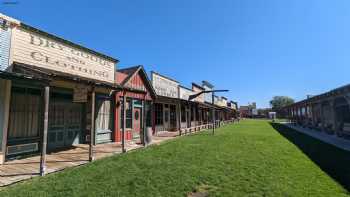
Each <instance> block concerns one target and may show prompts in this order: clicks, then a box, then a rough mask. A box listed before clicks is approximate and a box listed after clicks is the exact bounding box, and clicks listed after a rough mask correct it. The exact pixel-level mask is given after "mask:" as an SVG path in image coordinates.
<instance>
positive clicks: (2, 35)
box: [0, 27, 11, 71]
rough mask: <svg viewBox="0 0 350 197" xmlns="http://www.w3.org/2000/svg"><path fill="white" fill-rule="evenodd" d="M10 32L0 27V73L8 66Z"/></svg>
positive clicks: (8, 29)
mask: <svg viewBox="0 0 350 197" xmlns="http://www.w3.org/2000/svg"><path fill="white" fill-rule="evenodd" d="M10 42H11V30H10V28H6V27H4V28H2V27H0V43H1V44H0V71H4V70H6V69H7V68H8V66H9V54H10Z"/></svg>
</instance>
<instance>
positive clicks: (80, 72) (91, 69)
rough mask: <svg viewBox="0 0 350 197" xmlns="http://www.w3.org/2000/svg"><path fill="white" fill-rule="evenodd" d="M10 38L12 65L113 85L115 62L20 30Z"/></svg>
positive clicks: (14, 32) (16, 29)
mask: <svg viewBox="0 0 350 197" xmlns="http://www.w3.org/2000/svg"><path fill="white" fill-rule="evenodd" d="M12 36H13V37H14V39H13V40H14V43H12V47H13V61H14V62H19V63H24V64H28V65H32V66H37V67H42V68H46V69H50V70H54V71H60V72H64V73H69V74H72V75H77V76H81V77H85V78H89V79H95V80H99V81H104V82H109V83H114V71H115V62H113V61H111V60H109V59H106V58H105V57H102V56H99V55H96V54H92V53H90V52H88V51H85V50H83V49H80V48H78V47H75V46H71V45H68V44H66V43H63V42H62V41H60V40H55V39H52V38H51V37H50V38H49V37H48V36H45V35H41V34H38V33H35V32H31V31H29V30H26V29H24V28H21V27H18V28H15V29H14V30H13V34H12Z"/></svg>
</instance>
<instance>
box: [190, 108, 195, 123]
mask: <svg viewBox="0 0 350 197" xmlns="http://www.w3.org/2000/svg"><path fill="white" fill-rule="evenodd" d="M194 116H195V114H194V109H193V107H191V121H194Z"/></svg>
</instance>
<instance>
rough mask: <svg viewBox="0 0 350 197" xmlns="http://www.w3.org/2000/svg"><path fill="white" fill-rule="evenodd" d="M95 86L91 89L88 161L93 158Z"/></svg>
mask: <svg viewBox="0 0 350 197" xmlns="http://www.w3.org/2000/svg"><path fill="white" fill-rule="evenodd" d="M95 97H96V95H95V87H94V86H93V87H92V90H91V128H90V144H89V161H90V162H91V161H93V160H94V159H95V158H94V141H95Z"/></svg>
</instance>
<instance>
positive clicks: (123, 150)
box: [122, 92, 126, 153]
mask: <svg viewBox="0 0 350 197" xmlns="http://www.w3.org/2000/svg"><path fill="white" fill-rule="evenodd" d="M125 130H126V96H125V92H124V94H123V130H122V152H123V153H125V152H126V149H125Z"/></svg>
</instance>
